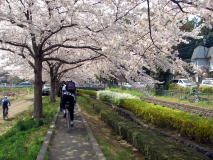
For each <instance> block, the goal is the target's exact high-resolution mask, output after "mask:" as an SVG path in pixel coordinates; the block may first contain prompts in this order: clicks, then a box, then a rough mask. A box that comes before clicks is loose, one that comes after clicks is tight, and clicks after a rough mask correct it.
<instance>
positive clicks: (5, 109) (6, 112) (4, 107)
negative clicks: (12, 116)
mask: <svg viewBox="0 0 213 160" xmlns="http://www.w3.org/2000/svg"><path fill="white" fill-rule="evenodd" d="M7 114H8V106H3V117H5V116H6V115H7Z"/></svg>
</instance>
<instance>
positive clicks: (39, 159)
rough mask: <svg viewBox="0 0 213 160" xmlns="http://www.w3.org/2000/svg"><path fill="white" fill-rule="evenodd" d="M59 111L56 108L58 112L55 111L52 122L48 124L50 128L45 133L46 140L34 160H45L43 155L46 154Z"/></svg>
mask: <svg viewBox="0 0 213 160" xmlns="http://www.w3.org/2000/svg"><path fill="white" fill-rule="evenodd" d="M59 110H60V109H59V108H58V111H57V113H56V115H55V117H54V119H53V121H52V122H51V124H50V127H49V129H48V131H47V135H46V139H45V141H44V142H43V144H42V147H41V149H40V151H39V153H38V155H37V158H36V160H44V158H45V154H46V152H47V149H48V146H49V143H50V140H51V138H52V136H53V131H54V129H55V124H56V121H57V118H58V113H59Z"/></svg>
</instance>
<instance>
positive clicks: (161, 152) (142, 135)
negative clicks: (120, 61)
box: [82, 95, 209, 160]
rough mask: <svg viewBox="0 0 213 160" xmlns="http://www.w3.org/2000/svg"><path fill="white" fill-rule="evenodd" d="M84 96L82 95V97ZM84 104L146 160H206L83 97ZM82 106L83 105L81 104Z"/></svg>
mask: <svg viewBox="0 0 213 160" xmlns="http://www.w3.org/2000/svg"><path fill="white" fill-rule="evenodd" d="M83 96H84V95H83ZM84 98H85V99H87V100H84V102H85V103H86V105H88V103H90V104H91V106H93V109H94V110H95V111H96V112H97V113H99V114H100V116H101V119H102V120H103V121H105V122H106V123H107V124H108V125H110V126H111V127H112V128H113V130H114V131H115V132H116V133H117V134H118V135H120V136H122V137H123V138H124V139H126V140H127V141H128V142H129V143H131V144H133V145H134V146H135V147H136V148H137V149H139V150H140V151H141V152H142V153H143V154H144V155H145V157H146V159H147V160H173V159H174V160H191V159H193V160H200V159H202V160H208V159H209V158H207V157H206V156H204V155H202V154H200V153H198V152H196V151H194V150H193V149H191V148H189V147H186V146H184V145H183V144H180V143H178V142H176V141H174V140H172V139H170V138H166V137H163V136H160V135H158V134H157V133H155V132H153V131H150V130H147V129H144V128H142V127H139V126H138V125H136V124H135V123H133V122H130V121H128V120H126V119H125V118H123V117H121V116H119V115H118V114H117V113H116V112H115V111H114V110H112V109H111V108H109V107H108V106H106V105H105V104H103V103H101V102H100V101H97V100H91V98H89V97H88V96H84ZM82 105H83V104H82Z"/></svg>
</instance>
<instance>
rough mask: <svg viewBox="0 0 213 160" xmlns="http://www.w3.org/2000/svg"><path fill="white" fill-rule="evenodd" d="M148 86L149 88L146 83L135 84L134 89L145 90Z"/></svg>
mask: <svg viewBox="0 0 213 160" xmlns="http://www.w3.org/2000/svg"><path fill="white" fill-rule="evenodd" d="M146 86H147V84H145V83H144V82H134V83H133V87H134V88H144V87H146Z"/></svg>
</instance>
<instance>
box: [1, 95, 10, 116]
mask: <svg viewBox="0 0 213 160" xmlns="http://www.w3.org/2000/svg"><path fill="white" fill-rule="evenodd" d="M9 105H10V100H9V99H8V98H7V96H5V97H4V98H3V100H2V107H3V119H5V117H6V116H7V114H8V106H9Z"/></svg>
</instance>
